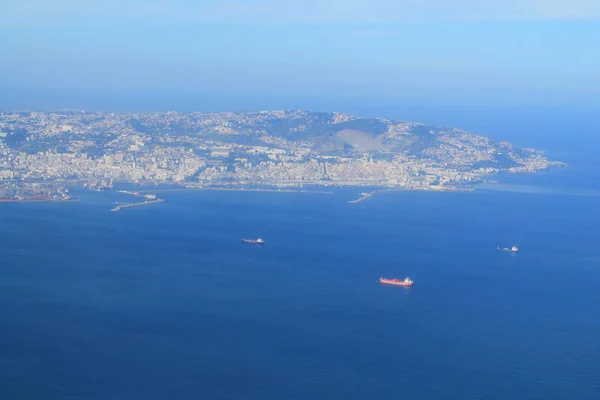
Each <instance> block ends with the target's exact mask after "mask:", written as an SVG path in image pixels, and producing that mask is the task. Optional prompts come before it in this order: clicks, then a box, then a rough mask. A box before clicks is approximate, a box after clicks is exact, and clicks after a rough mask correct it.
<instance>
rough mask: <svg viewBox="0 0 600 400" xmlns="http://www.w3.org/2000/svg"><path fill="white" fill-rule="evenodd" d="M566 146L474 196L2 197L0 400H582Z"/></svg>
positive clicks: (582, 173)
mask: <svg viewBox="0 0 600 400" xmlns="http://www.w3.org/2000/svg"><path fill="white" fill-rule="evenodd" d="M538 126H539V125H538ZM571 126H572V124H571ZM558 128H560V127H558ZM558 128H557V129H558ZM481 133H485V132H481ZM500 133H502V132H498V134H500ZM513 135H514V132H513ZM555 137H556V138H559V136H555ZM583 137H584V136H582V138H583ZM519 138H520V140H522V141H523V142H528V141H530V142H533V143H531V145H532V147H535V145H536V144H538V143H537V142H536V141H537V140H538V139H540V141H541V138H543V135H541V134H540V135H539V136H528V137H526V136H523V137H522V138H521V137H517V139H519ZM528 138H529V139H528ZM585 138H587V139H589V140H588V141H587V142H585V141H583V142H582V141H577V140H571V141H564V140H563V141H560V140H559V139H556V140H557V141H558V142H557V144H556V146H554V147H553V146H552V145H551V143H550V142H546V144H548V146H547V147H548V148H550V151H549V155H551V156H553V157H554V156H564V157H562V158H561V157H556V158H558V159H562V160H563V161H567V162H569V163H570V166H569V167H567V168H564V169H559V170H555V171H554V172H553V171H550V172H548V173H542V174H539V175H535V176H530V175H526V176H515V177H505V179H504V180H503V183H502V184H500V185H501V186H491V187H490V186H483V187H480V188H479V190H477V191H475V192H453V193H433V192H410V191H390V192H382V193H380V194H378V195H376V196H374V197H372V198H369V199H367V200H366V201H363V202H360V203H355V204H350V203H348V201H349V200H353V199H355V198H357V197H359V192H361V191H363V190H362V189H357V188H343V189H332V193H311V192H304V193H287V192H247V191H246V192H233V191H231V192H228V191H207V190H198V191H165V192H160V193H159V197H160V198H163V199H165V200H166V201H165V203H161V204H154V205H150V206H146V207H139V208H132V209H126V210H122V211H120V212H110V209H111V208H112V207H114V204H115V202H117V201H130V200H131V198H129V197H127V196H126V195H124V194H120V193H116V192H113V191H110V192H100V193H96V192H84V191H77V190H74V191H73V193H72V194H73V197H75V198H78V199H79V201H77V202H56V203H27V204H26V203H3V204H1V205H0V310H1V314H0V354H1V357H0V376H1V377H2V379H0V399H7V400H29V399H31V400H155V399H156V400H159V399H160V400H163V399H169V400H171V399H172V400H179V399H181V400H187V399H194V400H196V399H252V400H254V399H256V400H270V399H273V400H281V399H324V400H325V399H327V400H332V399H344V400H346V399H398V398H405V399H428V400H442V399H443V400H453V399H457V400H458V399H460V400H470V399H473V400H475V399H482V400H483V399H486V400H488V399H489V400H492V399H532V400H534V399H535V400H538V399H544V400H554V399H556V400H563V399H578V400H587V399H589V400H597V399H598V398H599V396H600V379H599V378H598V377H600V339H599V338H600V307H599V306H600V290H598V288H599V287H600V246H599V245H598V244H599V243H600V229H599V227H600V212H599V210H600V194H599V193H598V192H597V190H598V182H600V181H599V180H598V179H597V178H598V177H599V176H600V174H597V173H598V172H600V168H598V169H594V168H596V167H598V164H594V163H595V162H596V161H594V160H596V158H595V157H594V156H593V155H592V153H590V152H589V151H588V153H586V152H582V151H580V150H582V149H588V150H589V149H591V148H593V144H594V143H596V142H595V140H596V139H595V136H592V135H590V136H585ZM582 140H583V139H582ZM565 143H566V144H569V145H572V146H571V147H569V146H567V145H565ZM586 143H587V144H586ZM526 144H529V143H526ZM586 154H587V156H586ZM594 154H597V153H594ZM564 158H566V160H565V159H564ZM256 237H262V238H263V239H265V241H266V244H265V245H254V244H248V243H243V242H242V241H241V240H240V239H241V238H256ZM512 245H517V246H519V248H520V252H519V253H518V254H511V253H505V252H498V251H497V247H498V246H500V247H510V246H512ZM406 276H409V277H411V278H412V279H413V280H414V282H415V284H414V286H413V287H411V288H404V287H396V286H388V285H382V284H380V283H379V278H380V277H388V278H394V277H397V278H400V279H403V278H404V277H406Z"/></svg>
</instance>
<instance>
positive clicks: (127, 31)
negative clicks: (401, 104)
mask: <svg viewBox="0 0 600 400" xmlns="http://www.w3.org/2000/svg"><path fill="white" fill-rule="evenodd" d="M599 22H600V0H568V1H567V0H502V1H486V0H303V1H293V2H292V1H287V0H280V1H275V0H255V1H252V0H246V1H243V0H229V1H228V0H219V1H217V0H204V1H202V0H196V1H189V0H170V1H165V0H148V1H141V0H104V1H96V0H88V1H81V0H53V1H47V0H0V97H2V96H4V99H0V100H4V101H0V104H6V103H7V99H8V96H9V95H10V94H14V93H18V92H23V93H45V92H56V93H59V92H60V93H79V94H89V95H92V94H94V93H96V94H106V93H112V94H123V95H131V94H139V95H140V96H144V95H146V94H147V95H148V96H151V95H152V94H154V95H156V94H159V93H163V94H169V95H170V96H177V95H182V96H184V95H192V94H194V93H205V94H206V93H208V94H219V95H221V96H240V98H241V97H243V98H248V97H251V96H264V95H271V96H287V97H303V98H319V97H327V98H332V99H334V98H340V99H342V98H343V99H346V100H348V99H357V100H360V99H362V100H364V99H374V100H375V99H376V100H382V99H388V100H394V99H402V100H405V101H415V102H435V101H439V102H448V103H451V102H467V103H468V102H470V103H476V104H480V103H486V104H487V103H489V104H495V103H503V104H536V103H548V102H551V103H556V104H564V105H569V104H571V103H574V102H577V103H578V104H584V105H585V104H589V105H600V68H598V65H600V51H598V50H597V47H598V45H597V41H598V38H600V23H599ZM2 92H3V93H4V95H2V94H1V93H2ZM8 101H9V102H10V99H8Z"/></svg>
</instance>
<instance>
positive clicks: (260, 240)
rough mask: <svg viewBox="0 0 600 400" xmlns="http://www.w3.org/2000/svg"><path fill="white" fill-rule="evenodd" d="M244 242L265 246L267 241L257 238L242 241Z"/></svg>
mask: <svg viewBox="0 0 600 400" xmlns="http://www.w3.org/2000/svg"><path fill="white" fill-rule="evenodd" d="M242 242H245V243H256V244H265V241H264V240H262V239H261V238H257V239H242Z"/></svg>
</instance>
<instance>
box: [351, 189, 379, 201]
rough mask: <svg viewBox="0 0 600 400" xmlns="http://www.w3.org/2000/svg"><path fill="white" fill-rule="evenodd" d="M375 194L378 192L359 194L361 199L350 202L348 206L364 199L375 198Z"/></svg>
mask: <svg viewBox="0 0 600 400" xmlns="http://www.w3.org/2000/svg"><path fill="white" fill-rule="evenodd" d="M377 192H378V190H376V191H374V192H371V193H361V197H359V198H358V199H356V200H350V201H349V202H348V203H350V204H355V203H360V202H361V201H365V200H366V199H368V198H370V197H373V196H375V194H376V193H377Z"/></svg>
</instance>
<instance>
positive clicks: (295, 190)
mask: <svg viewBox="0 0 600 400" xmlns="http://www.w3.org/2000/svg"><path fill="white" fill-rule="evenodd" d="M193 190H215V191H230V192H272V193H315V194H333V192H328V191H322V190H305V189H304V190H302V189H245V188H234V187H231V188H208V187H201V188H172V189H141V191H143V192H148V193H154V192H180V191H193Z"/></svg>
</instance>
